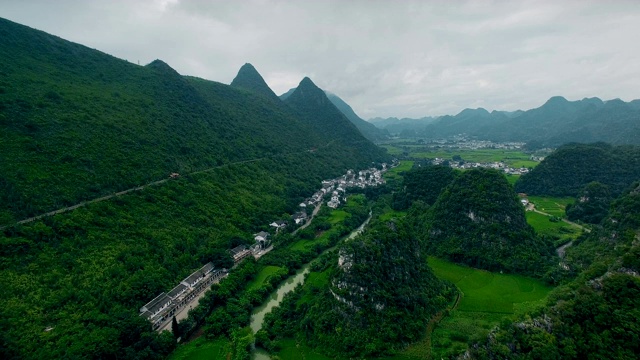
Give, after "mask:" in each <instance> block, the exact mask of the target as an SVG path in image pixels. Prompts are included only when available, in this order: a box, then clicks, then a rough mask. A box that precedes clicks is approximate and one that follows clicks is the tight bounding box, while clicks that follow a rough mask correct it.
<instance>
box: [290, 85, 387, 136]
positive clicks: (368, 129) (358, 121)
mask: <svg viewBox="0 0 640 360" xmlns="http://www.w3.org/2000/svg"><path fill="white" fill-rule="evenodd" d="M295 90H296V88H292V89H289V91H287V92H286V93H284V94H282V95H280V99H282V100H286V99H287V98H289V96H291V94H293V93H294V91H295ZM325 94H326V95H327V98H328V99H329V101H331V103H332V104H333V105H335V107H336V108H338V110H340V112H342V114H344V116H346V117H347V119H349V121H351V123H352V124H353V125H355V126H356V128H358V130H359V131H360V133H361V134H362V135H363V136H364V137H365V138H367V139H369V140H371V141H374V142H375V141H380V140H384V139H388V138H389V133H388V132H387V131H385V130H380V129H378V128H377V127H375V126H374V125H373V124H371V123H369V122H367V121H365V120H363V119H362V118H360V117H359V116H358V115H357V114H356V113H355V111H353V109H352V108H351V106H349V104H347V103H346V102H345V101H344V100H342V99H341V98H340V97H338V96H337V95H335V94H333V93H330V92H328V91H325Z"/></svg>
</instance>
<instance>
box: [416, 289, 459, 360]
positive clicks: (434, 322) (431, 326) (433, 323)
mask: <svg viewBox="0 0 640 360" xmlns="http://www.w3.org/2000/svg"><path fill="white" fill-rule="evenodd" d="M462 296H464V293H463V292H462V291H461V290H460V289H458V295H457V296H456V302H455V303H453V306H452V307H450V308H447V309H445V310H442V311H440V312H439V313H437V314H436V315H435V316H434V317H433V318H432V319H431V320H430V321H429V324H428V325H427V335H426V342H425V344H426V348H427V349H428V352H429V353H428V357H427V359H431V335H432V334H433V329H434V328H435V327H436V325H437V324H438V323H439V322H440V320H442V318H443V317H444V314H445V312H446V311H454V310H455V309H457V308H458V305H459V304H460V298H462Z"/></svg>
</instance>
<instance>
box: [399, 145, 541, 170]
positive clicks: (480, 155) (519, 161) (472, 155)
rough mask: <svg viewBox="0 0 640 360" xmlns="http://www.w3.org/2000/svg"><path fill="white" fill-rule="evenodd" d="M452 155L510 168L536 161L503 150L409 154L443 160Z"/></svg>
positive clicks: (533, 164)
mask: <svg viewBox="0 0 640 360" xmlns="http://www.w3.org/2000/svg"><path fill="white" fill-rule="evenodd" d="M454 155H460V157H461V158H462V160H464V161H467V162H480V163H482V162H495V161H502V162H504V163H505V164H507V165H509V166H512V167H523V166H524V167H535V166H536V165H538V162H537V161H532V160H529V158H530V156H529V154H525V153H523V152H522V151H518V150H503V149H477V150H468V149H459V150H454V149H452V150H449V149H447V150H434V151H417V152H411V153H410V156H412V157H414V158H419V159H431V158H437V157H438V158H443V159H446V160H452V157H453V156H454Z"/></svg>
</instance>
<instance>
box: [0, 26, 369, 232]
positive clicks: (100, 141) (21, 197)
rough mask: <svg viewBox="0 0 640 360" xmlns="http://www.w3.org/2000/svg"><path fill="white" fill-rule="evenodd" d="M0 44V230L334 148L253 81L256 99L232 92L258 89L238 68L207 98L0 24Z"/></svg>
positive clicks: (144, 70)
mask: <svg viewBox="0 0 640 360" xmlns="http://www.w3.org/2000/svg"><path fill="white" fill-rule="evenodd" d="M0 34H1V35H2V36H0V68H1V69H2V74H3V75H2V82H1V83H0V131H1V132H2V134H3V141H2V143H1V144H0V150H1V151H0V174H1V175H0V200H2V201H1V204H0V225H3V224H8V223H11V222H13V221H17V220H21V219H24V218H28V217H30V216H34V215H38V214H41V213H44V212H47V211H51V210H55V209H58V208H61V207H65V206H70V205H74V204H77V203H80V202H82V201H85V200H89V199H93V198H97V197H100V196H103V195H107V194H112V193H114V192H118V191H122V190H125V189H130V188H133V187H136V186H139V185H142V184H146V183H150V182H152V181H157V180H159V179H165V178H167V177H168V175H169V174H170V173H174V172H176V173H180V174H185V173H188V172H191V171H195V170H203V169H207V168H210V167H214V166H220V165H223V164H226V163H230V162H235V161H242V160H248V159H252V158H257V157H264V156H273V155H276V154H280V153H284V152H301V151H306V150H309V149H310V148H314V147H320V146H323V145H326V144H327V143H329V142H331V141H334V140H335V139H334V137H333V136H329V135H328V134H325V133H323V132H319V133H315V132H314V130H313V129H314V128H313V127H310V125H309V124H308V122H306V121H303V120H301V119H300V118H299V117H298V116H297V115H296V114H294V113H293V112H292V111H291V110H290V109H288V107H286V106H283V104H281V102H280V101H279V100H278V99H273V98H272V99H271V100H273V101H270V102H268V101H264V100H261V99H262V98H269V92H270V90H269V89H268V87H266V84H264V83H263V81H262V83H261V87H260V86H258V87H253V88H252V90H251V92H255V91H256V89H258V90H259V89H262V90H261V91H262V92H261V94H262V95H260V94H258V95H252V94H251V93H247V91H240V90H236V89H235V88H236V87H241V88H243V89H245V88H246V87H247V86H248V85H247V84H246V83H247V80H251V79H253V80H254V82H253V83H254V85H255V84H256V83H258V82H259V81H257V80H261V77H260V75H259V74H257V72H255V69H253V68H252V67H251V66H250V65H245V66H243V69H242V70H241V71H240V72H239V74H238V76H237V78H236V81H235V82H234V86H232V87H230V86H222V85H212V87H214V88H215V89H216V91H217V97H216V98H215V99H211V98H209V97H208V95H207V94H203V93H202V92H201V91H200V90H199V89H197V88H196V86H194V81H192V80H190V79H187V78H185V77H183V76H181V75H179V74H178V73H177V72H176V71H175V70H173V69H171V68H170V67H169V66H168V65H167V64H165V63H163V62H161V61H159V60H156V61H154V62H152V63H151V64H149V65H147V66H144V67H141V66H137V65H134V64H131V63H128V62H126V61H123V60H120V59H116V58H113V57H111V56H109V55H105V54H103V53H100V52H98V51H96V50H92V49H89V48H86V47H84V46H82V45H78V44H73V43H70V42H68V41H65V40H62V39H60V38H57V37H54V36H51V35H48V34H45V33H43V32H40V31H35V30H33V29H29V28H27V27H24V26H21V25H18V24H15V23H12V22H10V21H7V20H0ZM249 83H251V82H250V81H249ZM257 104H258V105H257ZM285 113H286V115H283V114H285ZM334 125H335V124H334ZM345 126H347V127H348V128H349V129H350V130H349V131H351V128H352V126H350V124H347V125H345ZM336 131H341V130H340V127H338V128H336ZM344 146H346V147H348V146H349V145H348V144H346V143H345V144H344ZM363 146H364V145H363ZM367 146H372V149H373V154H379V152H377V150H376V149H375V148H373V145H371V144H367V145H366V146H365V147H367ZM331 151H334V150H331ZM346 151H347V153H349V154H351V151H350V150H346ZM335 154H337V153H335ZM349 156H350V158H351V159H350V160H349V161H351V163H352V164H354V163H357V162H359V161H360V162H361V160H362V159H364V158H366V161H367V162H370V161H371V160H373V158H375V155H374V156H370V155H368V154H365V157H364V158H362V159H359V158H358V156H359V155H353V154H351V155H349ZM349 166H354V165H349Z"/></svg>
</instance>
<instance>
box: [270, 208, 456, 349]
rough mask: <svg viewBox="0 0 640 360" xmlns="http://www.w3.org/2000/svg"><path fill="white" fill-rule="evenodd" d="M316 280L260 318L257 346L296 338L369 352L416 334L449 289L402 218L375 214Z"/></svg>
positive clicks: (273, 346) (322, 267) (444, 300)
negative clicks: (386, 218)
mask: <svg viewBox="0 0 640 360" xmlns="http://www.w3.org/2000/svg"><path fill="white" fill-rule="evenodd" d="M315 270H316V271H317V272H320V273H322V274H323V276H324V277H325V279H326V280H325V281H324V282H320V284H319V285H320V286H308V287H306V289H302V288H301V289H298V290H297V291H296V292H294V293H293V294H292V295H291V296H289V297H288V298H286V299H285V301H284V302H283V304H282V305H281V306H280V307H279V308H278V309H277V310H276V311H274V312H273V313H272V314H269V315H268V316H267V317H266V318H265V329H266V330H265V333H259V336H258V339H259V340H260V343H261V345H263V346H266V347H267V348H269V349H271V350H274V349H276V348H277V347H278V341H280V340H282V339H286V338H291V337H296V336H298V340H301V341H303V342H304V343H305V344H307V345H309V346H312V347H315V348H316V349H317V350H318V351H320V352H322V353H325V354H329V355H332V356H336V355H340V356H343V357H365V358H368V357H372V356H380V355H382V354H387V353H391V352H393V351H394V350H398V349H401V348H403V347H405V346H406V345H408V344H409V343H412V342H415V341H417V340H419V339H420V338H421V337H422V336H423V334H424V329H425V325H426V323H427V322H428V321H429V319H430V318H431V317H432V316H433V315H434V314H435V313H436V312H437V311H438V310H440V309H442V308H443V307H444V306H445V305H446V304H447V302H448V301H449V300H450V299H451V297H452V291H453V289H452V288H451V287H450V286H447V285H445V284H443V283H442V282H441V281H440V280H438V279H437V278H436V277H435V276H434V275H433V273H432V271H431V270H430V269H429V267H428V266H427V261H426V252H425V251H424V246H423V245H422V243H421V242H420V241H419V240H417V239H416V238H415V237H413V236H412V235H411V230H410V229H409V228H408V227H407V225H406V224H404V223H403V222H402V221H398V220H395V221H374V223H372V224H370V225H369V228H368V230H366V231H365V232H364V233H363V234H362V235H360V236H358V237H356V238H355V239H351V240H348V241H346V242H345V243H344V244H343V245H341V246H340V248H339V250H338V251H337V252H334V253H333V255H332V256H326V257H324V259H323V261H321V262H320V263H319V264H318V265H316V269H315Z"/></svg>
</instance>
